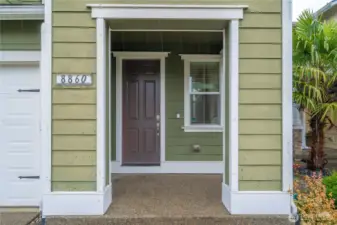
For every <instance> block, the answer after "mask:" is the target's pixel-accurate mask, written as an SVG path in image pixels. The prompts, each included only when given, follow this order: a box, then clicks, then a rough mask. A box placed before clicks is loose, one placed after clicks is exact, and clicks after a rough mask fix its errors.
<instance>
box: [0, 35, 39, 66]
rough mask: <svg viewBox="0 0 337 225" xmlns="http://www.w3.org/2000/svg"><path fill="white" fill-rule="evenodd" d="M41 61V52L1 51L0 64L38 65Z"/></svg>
mask: <svg viewBox="0 0 337 225" xmlns="http://www.w3.org/2000/svg"><path fill="white" fill-rule="evenodd" d="M41 33H42V31H41ZM41 36H42V34H41ZM41 41H42V40H41ZM40 60H41V52H40V51H0V64H18V63H19V64H38V63H40Z"/></svg>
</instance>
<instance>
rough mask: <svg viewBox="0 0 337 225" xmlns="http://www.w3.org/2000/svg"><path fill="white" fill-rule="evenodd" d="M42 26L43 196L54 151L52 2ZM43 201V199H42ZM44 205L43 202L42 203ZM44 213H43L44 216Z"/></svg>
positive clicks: (47, 188) (47, 5) (47, 3)
mask: <svg viewBox="0 0 337 225" xmlns="http://www.w3.org/2000/svg"><path fill="white" fill-rule="evenodd" d="M44 11H45V14H44V17H45V18H44V23H43V24H42V26H41V54H42V55H43V57H42V58H41V65H40V66H41V67H40V70H41V87H40V92H41V95H40V96H41V149H43V151H41V182H42V193H43V196H44V195H46V194H49V193H50V192H51V166H52V164H51V158H52V157H51V153H52V152H51V151H52V144H51V143H52V141H51V140H52V131H51V125H52V118H51V115H52V0H45V5H44ZM41 200H42V201H43V198H42V199H41ZM42 205H43V202H42ZM43 213H44V212H42V214H43Z"/></svg>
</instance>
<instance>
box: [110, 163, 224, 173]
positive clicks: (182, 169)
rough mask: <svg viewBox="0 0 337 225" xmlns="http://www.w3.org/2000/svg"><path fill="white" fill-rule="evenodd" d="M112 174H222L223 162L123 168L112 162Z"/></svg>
mask: <svg viewBox="0 0 337 225" xmlns="http://www.w3.org/2000/svg"><path fill="white" fill-rule="evenodd" d="M110 168H111V170H110V171H111V173H122V174H124V173H131V174H132V173H135V174H137V173H145V174H151V173H152V174H155V173H164V174H165V173H175V174H182V173H184V174H222V173H223V170H224V167H223V163H222V161H218V162H207V161H205V162H184V161H165V162H162V163H161V165H160V166H121V164H120V162H117V161H112V162H111V166H110Z"/></svg>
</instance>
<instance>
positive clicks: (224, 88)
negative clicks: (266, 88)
mask: <svg viewBox="0 0 337 225" xmlns="http://www.w3.org/2000/svg"><path fill="white" fill-rule="evenodd" d="M89 7H91V10H92V14H91V16H92V18H93V19H94V20H95V21H96V23H95V25H96V27H95V32H96V40H95V41H96V43H95V46H96V55H95V57H96V58H94V60H95V67H96V69H95V71H96V74H94V79H95V97H96V99H95V100H96V101H95V107H96V112H95V113H96V114H95V121H96V127H95V128H96V130H95V132H96V133H95V137H96V139H95V144H96V152H95V153H96V164H95V165H94V166H93V165H91V167H90V169H95V170H96V171H95V172H96V173H95V174H94V175H93V173H91V170H90V172H87V171H89V170H87V171H85V172H87V173H88V174H89V175H88V177H90V184H91V185H92V184H93V185H94V187H95V189H94V191H92V189H90V191H82V192H81V191H76V192H71V191H66V192H63V191H61V192H57V191H55V192H53V191H50V192H49V193H48V194H46V195H45V198H44V203H43V207H44V213H45V215H46V216H54V215H71V216H72V215H82V216H88V215H93V216H94V215H103V214H105V215H104V216H102V217H88V218H87V219H88V220H89V221H93V222H92V223H91V224H99V221H105V222H104V223H107V222H106V221H111V224H122V223H119V222H121V221H122V222H123V221H124V222H125V221H126V222H125V224H127V222H128V219H129V218H131V220H137V221H139V220H141V221H143V222H142V223H143V224H144V225H145V224H147V225H148V224H151V223H150V222H149V221H148V220H150V219H151V220H152V219H154V220H158V221H160V222H158V221H157V222H154V223H153V224H174V222H173V223H172V220H167V218H169V217H173V218H174V220H177V221H178V222H177V223H178V224H180V223H181V222H179V220H182V221H185V220H188V222H187V224H207V223H211V222H212V221H213V220H218V219H220V220H221V221H222V222H223V221H232V222H233V223H234V224H237V218H236V217H233V216H230V215H229V213H230V214H234V215H235V214H260V215H261V214H264V215H266V214H269V215H287V214H289V213H290V208H291V207H290V204H291V196H290V195H289V194H288V192H287V191H288V189H289V187H290V183H291V178H289V177H290V175H289V174H288V172H289V171H290V169H291V168H290V167H289V168H288V167H287V165H285V166H283V167H282V166H280V167H279V168H280V169H281V170H282V176H283V177H282V179H281V178H277V179H281V180H282V181H281V182H280V186H279V187H274V186H273V187H271V188H269V186H268V185H269V183H267V185H266V187H260V186H259V187H257V188H255V187H254V188H255V189H253V191H251V190H252V189H250V188H251V187H252V186H249V185H250V184H248V186H246V188H245V189H243V190H242V188H240V187H239V186H240V185H239V183H240V180H241V178H239V168H240V166H239V20H240V19H242V18H243V16H244V14H243V11H244V9H245V8H246V6H226V5H224V6H197V5H195V6H183V5H182V6H168V5H137V6H133V5H131V6H129V5H128V6H126V5H101V4H99V5H89ZM91 59H92V58H91ZM135 60H136V61H137V60H138V61H139V60H142V61H143V62H145V64H143V65H141V66H143V67H138V68H141V70H143V72H144V74H145V75H147V76H150V75H151V76H152V75H158V76H157V78H156V79H153V78H151V79H150V82H149V85H148V87H149V88H151V87H152V89H149V90H151V91H150V92H146V89H145V91H143V92H139V93H142V94H143V95H144V93H145V95H146V99H150V100H151V101H153V102H155V101H158V102H159V103H158V102H156V103H154V104H153V105H151V106H148V105H146V103H147V102H146V101H143V103H141V104H145V105H143V106H142V107H139V104H140V103H139V102H140V101H139V102H136V101H134V100H135V99H137V98H138V99H139V96H138V91H139V86H137V85H134V84H136V83H137V82H138V81H139V79H138V78H137V76H138V75H137V72H138V71H139V70H137V69H135V68H137V63H135V64H128V65H127V64H124V63H125V62H127V61H129V62H132V61H133V63H134V61H135ZM150 61H151V63H149V62H150ZM153 61H156V62H155V63H153ZM194 62H196V64H195V65H199V64H198V63H200V62H202V63H205V62H206V63H210V64H212V63H214V62H216V63H218V67H217V69H216V70H214V68H213V69H212V71H215V72H214V74H216V77H217V78H216V82H215V83H216V84H217V85H216V86H217V87H216V88H214V86H212V85H213V84H214V83H212V82H210V84H212V85H211V87H208V86H207V85H206V86H207V88H205V89H212V91H209V90H206V91H204V92H206V93H202V94H204V95H205V96H207V97H205V98H208V97H209V96H210V95H214V96H216V97H214V98H213V99H210V100H208V101H205V102H207V103H205V104H204V107H203V109H204V111H206V110H209V109H211V110H210V111H211V112H207V113H201V115H200V118H202V119H201V120H200V119H199V115H198V113H195V112H196V111H198V110H196V108H198V107H199V106H198V105H197V104H195V105H193V104H192V103H193V101H194V100H195V99H194V98H193V94H196V93H194V91H191V90H192V89H191V88H190V86H192V85H191V83H192V82H191V79H190V74H189V72H190V70H191V69H192V66H191V65H192V63H194ZM148 65H150V66H148ZM138 66H139V65H138ZM203 67H204V68H206V66H204V65H203ZM211 67H212V66H210V67H209V68H211ZM144 68H146V69H149V68H155V69H154V71H150V73H148V72H149V71H147V70H146V69H144ZM209 68H208V69H209ZM209 70H211V69H209ZM123 71H127V72H128V73H130V74H129V75H130V76H129V77H126V76H125V77H123V76H124V75H125V74H124V72H123ZM214 74H212V76H213V75H214ZM214 77H215V76H214ZM129 78H130V79H129ZM128 79H129V80H128ZM137 79H138V80H137ZM146 79H147V78H146ZM144 80H145V79H143V80H141V81H142V82H143V81H144ZM128 82H129V83H128ZM132 82H133V84H132ZM130 84H132V85H130ZM154 84H155V85H154ZM131 86H132V87H133V88H134V89H131ZM145 86H146V85H145ZM154 86H155V87H159V88H154ZM128 88H130V90H131V91H129V92H126V91H128V90H129V89H128ZM208 92H210V93H208ZM135 93H136V94H135ZM151 93H152V94H151ZM153 93H155V94H153ZM197 94H200V93H197ZM190 95H191V96H190ZM123 96H124V97H125V96H128V98H123ZM130 96H131V97H130ZM125 99H127V100H128V101H127V100H125ZM130 102H131V103H130ZM144 102H145V103H144ZM199 105H202V104H199ZM205 105H207V106H205ZM214 105H215V106H214ZM135 107H137V108H135ZM144 111H145V114H146V113H148V114H146V115H148V117H146V119H151V120H152V121H151V124H150V125H151V127H146V126H144V127H142V128H145V130H146V129H147V130H146V132H147V133H146V132H145V133H144V136H143V137H145V138H144V140H145V141H144V142H143V143H141V142H139V143H138V139H136V138H135V137H139V136H138V133H137V132H139V131H138V130H137V129H138V128H137V127H136V128H137V129H135V127H131V126H130V127H128V126H127V125H130V124H131V123H130V120H131V119H135V118H136V119H138V118H139V115H140V114H137V113H139V112H144ZM130 112H131V113H130ZM206 114H207V116H206ZM202 120H203V122H207V123H208V124H207V126H204V125H201V126H200V124H199V125H198V122H200V121H202ZM125 121H126V122H125ZM193 123H194V124H193ZM194 125H196V126H194ZM126 128H128V129H129V131H130V132H126V130H127V129H126ZM172 137H174V138H172ZM214 137H215V138H214ZM154 140H155V141H154ZM205 140H206V141H205ZM252 140H253V139H252ZM200 142H203V144H200ZM135 143H136V144H135ZM144 143H145V144H144ZM147 143H150V144H149V145H148V146H147V147H144V145H146V144H147ZM186 143H187V144H186ZM136 145H137V146H136ZM138 145H139V146H141V147H139V146H138ZM125 146H128V149H125ZM135 146H136V147H135ZM143 147H144V149H145V148H146V149H148V151H147V152H146V151H144V152H146V154H148V155H150V153H151V157H149V158H147V157H143V156H144V155H140V157H138V156H139V154H138V152H137V151H134V149H140V148H143ZM205 149H206V150H207V152H206V153H205V152H204V150H205ZM210 152H211V153H212V152H213V154H210ZM214 153H216V154H214ZM137 154H138V156H136V155H137ZM284 157H285V158H286V157H287V155H284ZM140 159H141V160H140ZM253 160H254V159H253ZM254 165H257V164H256V163H255V164H254ZM267 165H268V164H267ZM249 166H250V165H249V164H247V166H246V171H248V170H249ZM275 168H276V167H275ZM258 169H260V168H258ZM276 169H278V167H277V168H276ZM276 169H275V171H276ZM256 171H259V170H256ZM116 173H117V174H122V175H118V176H112V178H111V176H110V174H116ZM135 173H138V175H134V174H135ZM142 173H145V174H147V175H141V174H142ZM150 173H151V174H153V175H148V174H150ZM159 173H160V175H159ZM172 173H174V174H175V175H168V174H172ZM275 173H276V174H280V172H279V171H277V172H275ZM123 174H124V175H123ZM125 174H129V175H125ZM186 174H194V175H186ZM201 174H216V175H201ZM252 174H253V173H250V172H249V173H248V175H247V176H246V177H247V178H245V179H247V180H249V181H250V180H253V181H260V180H259V179H261V180H262V181H264V179H266V178H264V177H262V178H261V176H257V177H254V176H255V174H253V175H252ZM280 176H281V175H280ZM83 177H85V178H86V176H83ZM92 178H93V179H94V182H93V179H92ZM288 178H289V179H288ZM268 179H270V178H269V175H268ZM66 182H72V181H68V180H67V181H66ZM282 182H283V183H282ZM256 183H258V182H255V183H254V184H256ZM267 186H268V187H267ZM265 190H266V191H265ZM270 190H272V191H270ZM242 218H243V221H244V222H243V224H250V223H251V222H252V220H250V219H251V218H252V217H242ZM273 218H275V217H273ZM199 219H200V221H201V222H200V221H199ZM260 219H261V218H259V220H258V221H259V222H258V224H261V225H262V224H263V223H261V221H260ZM277 219H279V220H280V221H284V217H282V218H281V217H280V218H279V217H277ZM62 220H64V221H67V220H72V221H74V220H75V221H83V220H86V218H55V219H53V218H50V224H53V223H52V222H53V221H56V222H55V224H57V221H62ZM254 220H255V219H254ZM264 220H265V221H267V223H266V224H271V223H272V222H271V221H272V220H271V219H270V217H264V218H262V221H264ZM205 221H206V222H205ZM246 222H247V223H246ZM78 223H79V222H78ZM142 223H140V224H142ZM64 224H65V222H64ZM89 224H90V223H89ZM131 224H132V223H131ZM275 224H281V223H275Z"/></svg>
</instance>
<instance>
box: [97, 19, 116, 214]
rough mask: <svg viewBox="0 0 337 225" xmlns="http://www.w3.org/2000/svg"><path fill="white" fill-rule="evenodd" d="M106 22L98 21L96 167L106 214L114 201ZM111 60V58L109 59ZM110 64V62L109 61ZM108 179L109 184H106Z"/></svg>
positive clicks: (98, 188)
mask: <svg viewBox="0 0 337 225" xmlns="http://www.w3.org/2000/svg"><path fill="white" fill-rule="evenodd" d="M107 29H108V28H107V26H106V22H105V20H104V19H103V18H100V17H99V18H97V19H96V93H97V94H96V104H97V105H96V115H97V118H96V123H97V124H96V126H97V129H96V138H97V147H96V151H97V152H96V155H97V159H96V160H97V161H96V167H97V177H96V181H97V192H98V193H99V194H101V195H102V196H103V201H102V202H101V204H102V205H101V206H102V212H103V213H104V212H105V211H106V210H107V209H108V208H109V206H110V204H111V201H112V186H111V185H112V184H111V179H110V176H109V177H106V170H108V171H109V172H110V163H109V164H108V165H106V161H107V160H106V157H109V155H110V153H109V154H106V151H107V148H108V151H110V148H109V146H106V143H107V142H106V133H105V132H106V123H107V122H110V121H106V118H107V117H106V113H107V109H108V108H107V106H106V96H107V93H108V92H109V90H107V88H106V82H108V80H110V79H106V77H107V73H108V72H110V71H109V69H108V67H107V65H106V63H107V51H108V53H109V54H110V49H109V45H107V39H109V40H110V37H109V35H108V33H107ZM109 58H110V57H109ZM109 63H110V61H109ZM107 167H108V168H107ZM106 179H107V180H108V182H106Z"/></svg>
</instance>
